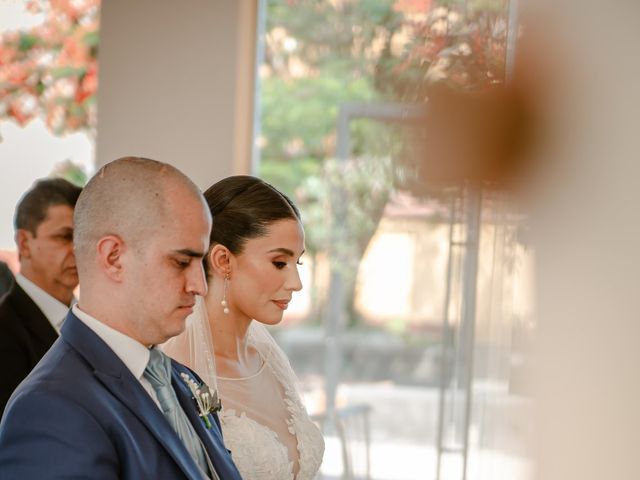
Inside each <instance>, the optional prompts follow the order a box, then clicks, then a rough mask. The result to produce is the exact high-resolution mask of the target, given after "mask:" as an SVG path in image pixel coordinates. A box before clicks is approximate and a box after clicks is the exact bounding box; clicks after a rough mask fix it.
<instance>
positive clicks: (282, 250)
mask: <svg viewBox="0 0 640 480" xmlns="http://www.w3.org/2000/svg"><path fill="white" fill-rule="evenodd" d="M267 253H283V254H285V255H288V256H290V257H293V256H294V254H293V250H289V249H288V248H282V247H280V248H274V249H273V250H269V251H268V252H267ZM303 253H304V250H303V251H302V253H300V255H302V254H303Z"/></svg>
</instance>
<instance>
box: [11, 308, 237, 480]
mask: <svg viewBox="0 0 640 480" xmlns="http://www.w3.org/2000/svg"><path fill="white" fill-rule="evenodd" d="M0 368H1V367H0ZM183 372H185V373H188V374H189V375H190V376H192V377H194V378H196V379H197V378H198V377H197V376H196V375H195V374H194V373H193V372H192V371H191V370H189V369H188V368H187V367H185V366H183V365H181V364H179V363H177V362H173V372H172V384H173V388H174V390H175V391H176V395H177V396H178V399H179V401H180V403H181V405H182V408H183V409H184V411H185V412H186V414H187V416H188V417H189V419H190V420H191V423H192V424H193V426H194V428H195V430H196V432H197V433H198V435H199V436H200V439H201V440H202V443H203V445H204V447H205V448H206V450H207V453H208V454H209V457H210V458H211V461H212V462H213V464H214V466H215V468H216V471H217V473H218V475H219V476H220V478H221V479H222V480H227V479H228V480H241V477H240V474H239V473H238V470H237V469H236V467H235V465H234V463H233V460H232V458H231V455H230V453H229V451H228V450H227V449H226V448H225V446H224V443H223V440H222V434H221V430H220V423H219V420H218V417H217V416H216V415H211V416H210V420H211V424H212V427H211V428H210V429H207V428H206V427H205V426H204V423H203V421H202V419H201V418H199V417H198V414H197V411H196V407H195V403H194V400H193V398H192V396H191V392H190V390H189V388H188V386H187V385H186V384H185V382H184V381H183V380H182V379H181V378H180V373H183ZM198 380H199V379H198ZM18 478H19V479H41V478H47V479H55V478H100V479H116V478H117V479H131V480H133V479H136V480H138V479H185V478H186V479H194V480H195V479H201V476H200V474H199V472H198V468H197V465H196V462H195V461H194V460H193V459H192V458H191V456H190V455H189V453H188V452H187V450H186V448H185V447H184V445H183V444H182V442H181V441H180V439H179V438H178V436H177V435H176V433H175V432H174V430H173V428H172V427H171V425H170V424H169V422H168V421H167V420H166V419H165V417H164V415H163V414H162V412H161V411H160V409H159V408H158V407H157V405H156V404H155V403H154V401H153V400H152V399H151V397H150V396H149V394H148V393H147V392H146V390H145V389H144V388H143V387H142V385H141V384H140V382H139V381H138V380H137V379H136V378H135V377H134V376H133V375H132V374H131V371H130V370H129V369H128V368H127V367H126V366H125V365H124V363H122V361H121V360H120V359H119V358H118V357H117V356H116V355H115V353H114V352H113V351H112V350H111V349H110V348H109V347H108V346H107V344H106V343H104V342H103V341H102V340H101V339H100V338H99V337H98V336H97V335H96V334H95V333H94V332H93V331H92V330H91V329H90V328H88V327H87V326H86V325H85V324H84V323H82V322H81V321H80V320H79V319H78V318H77V317H76V316H75V315H73V313H71V312H69V315H68V316H67V318H66V321H65V323H64V326H63V328H62V332H61V336H60V338H59V339H58V340H57V341H56V342H55V343H54V344H53V346H52V347H51V349H50V350H49V351H48V352H47V354H46V355H45V356H44V357H43V359H42V361H40V363H38V365H37V366H36V367H35V369H34V370H33V371H32V372H31V373H30V374H29V376H28V377H27V378H26V379H25V380H24V382H22V383H21V384H20V386H19V387H18V388H17V389H16V391H15V392H14V394H13V395H12V396H11V399H10V400H9V403H8V404H7V408H6V410H5V412H4V416H3V418H2V423H0V479H1V480H5V479H7V480H8V479H18Z"/></svg>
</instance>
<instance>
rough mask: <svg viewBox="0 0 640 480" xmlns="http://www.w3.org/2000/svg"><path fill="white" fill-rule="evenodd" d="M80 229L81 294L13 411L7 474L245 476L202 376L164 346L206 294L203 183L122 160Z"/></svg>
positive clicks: (108, 172) (2, 428)
mask: <svg viewBox="0 0 640 480" xmlns="http://www.w3.org/2000/svg"><path fill="white" fill-rule="evenodd" d="M74 226H75V228H74V245H75V253H76V264H77V268H78V275H79V277H80V285H81V293H80V301H79V303H78V304H77V305H76V306H74V308H73V309H72V311H71V312H70V313H69V315H68V316H67V318H66V320H65V322H64V325H63V327H62V331H61V337H60V338H59V339H58V340H57V341H56V342H55V343H54V345H53V346H52V347H51V349H50V350H49V352H47V354H46V355H45V356H44V358H43V359H42V361H41V362H40V363H39V364H38V365H37V366H36V367H35V369H34V370H33V371H32V372H31V374H30V375H29V376H28V377H27V378H26V380H25V381H24V382H22V384H21V385H20V386H19V387H18V389H17V390H16V391H15V392H14V394H13V395H12V397H11V399H10V401H9V403H8V405H7V408H6V410H5V413H4V416H3V418H2V423H1V424H0V477H1V478H3V479H4V478H7V479H9V478H21V479H36V478H49V479H52V478H72V477H73V478H100V479H116V478H117V479H147V478H148V479H157V478H163V479H164V478H167V479H193V480H195V479H202V478H213V479H217V478H220V479H233V480H236V479H237V480H240V474H239V473H238V471H237V469H236V467H235V465H234V464H233V460H232V459H231V456H230V454H229V452H228V451H227V449H226V448H225V447H224V443H223V441H222V435H221V432H220V424H219V420H218V417H217V415H216V414H215V413H214V412H212V410H211V409H209V408H208V405H205V406H204V407H202V406H200V407H198V406H197V402H196V399H197V400H200V401H201V402H200V403H202V400H206V399H205V398H203V396H202V395H203V393H202V389H201V390H200V393H197V392H195V389H193V390H192V387H193V386H194V385H196V384H199V383H200V379H199V378H198V377H197V376H196V375H195V374H194V373H193V372H191V371H190V370H189V369H187V368H186V367H184V366H182V365H180V364H178V363H176V362H173V361H171V360H169V359H168V357H166V356H164V355H163V354H162V353H160V352H159V350H157V349H156V348H155V345H158V344H160V343H163V342H164V341H166V340H167V339H169V338H171V337H173V336H175V335H178V334H179V333H181V332H182V331H183V329H184V327H185V319H186V317H187V316H188V315H189V313H191V308H192V307H193V305H194V303H195V298H196V295H204V294H205V293H206V288H207V287H206V283H205V278H204V273H203V270H202V257H203V255H204V254H205V252H206V251H207V248H208V239H209V230H210V228H211V216H210V214H209V211H208V209H207V206H206V203H205V202H204V199H203V198H202V195H201V194H200V192H199V190H198V188H197V187H196V186H195V185H194V184H193V183H192V182H191V181H190V180H189V179H188V178H187V177H185V176H184V175H183V174H182V173H180V172H179V171H178V170H177V169H175V168H173V167H172V166H170V165H167V164H163V163H160V162H156V161H153V160H148V159H142V158H135V157H127V158H122V159H119V160H116V161H114V162H112V163H110V164H108V165H106V166H105V167H103V168H102V169H101V170H100V171H99V172H98V173H97V174H96V175H95V176H94V177H93V178H92V179H91V180H90V181H89V183H88V184H87V186H86V187H85V188H84V190H83V192H82V194H81V196H80V198H79V199H78V203H77V205H76V208H75V213H74ZM194 382H195V383H194ZM205 403H206V402H205ZM209 403H210V402H209Z"/></svg>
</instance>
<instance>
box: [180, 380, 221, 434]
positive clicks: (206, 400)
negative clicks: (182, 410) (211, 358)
mask: <svg viewBox="0 0 640 480" xmlns="http://www.w3.org/2000/svg"><path fill="white" fill-rule="evenodd" d="M180 377H182V380H184V383H186V384H187V386H188V387H189V390H191V394H192V395H193V399H194V400H195V401H196V406H197V407H198V415H200V418H202V421H203V422H204V424H205V425H206V427H207V428H211V420H209V414H210V413H215V412H218V411H220V409H221V408H222V404H221V403H220V399H219V398H218V392H215V391H214V392H211V389H210V388H209V386H208V385H207V384H206V383H202V384H199V383H198V382H196V381H195V380H194V379H193V378H191V377H190V376H189V375H187V374H186V373H181V374H180Z"/></svg>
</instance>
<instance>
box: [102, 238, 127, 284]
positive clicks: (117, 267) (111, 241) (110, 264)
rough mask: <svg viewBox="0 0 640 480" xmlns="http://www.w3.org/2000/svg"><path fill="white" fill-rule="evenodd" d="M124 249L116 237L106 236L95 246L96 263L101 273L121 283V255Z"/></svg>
mask: <svg viewBox="0 0 640 480" xmlns="http://www.w3.org/2000/svg"><path fill="white" fill-rule="evenodd" d="M125 249H126V246H125V243H124V241H123V240H122V239H121V238H120V237H119V236H117V235H107V236H106V237H102V238H101V239H100V240H98V244H97V245H96V253H97V261H98V264H99V266H100V267H101V268H102V271H103V272H104V273H105V274H106V275H107V276H108V277H109V278H111V279H112V280H114V281H116V282H120V281H122V271H123V265H122V255H123V254H124V252H125Z"/></svg>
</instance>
